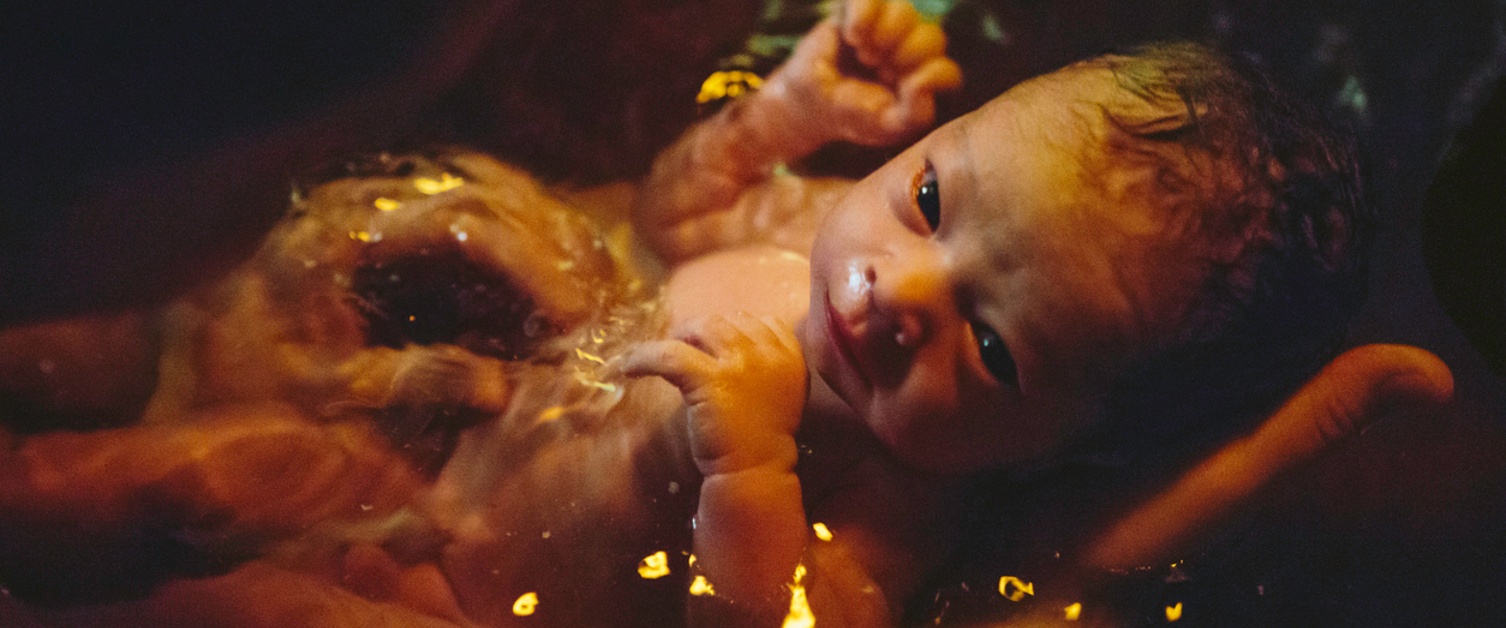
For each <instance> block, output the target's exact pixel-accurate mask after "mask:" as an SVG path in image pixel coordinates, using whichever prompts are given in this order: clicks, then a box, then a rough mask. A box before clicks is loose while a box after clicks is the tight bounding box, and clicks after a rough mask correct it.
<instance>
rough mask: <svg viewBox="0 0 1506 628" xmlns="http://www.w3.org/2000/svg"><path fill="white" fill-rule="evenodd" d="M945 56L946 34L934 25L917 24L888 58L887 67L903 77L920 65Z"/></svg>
mask: <svg viewBox="0 0 1506 628" xmlns="http://www.w3.org/2000/svg"><path fill="white" fill-rule="evenodd" d="M945 56H946V33H944V32H942V30H941V27H940V26H938V25H936V24H919V25H916V26H915V28H914V29H912V30H911V31H910V32H909V33H907V34H906V35H905V37H904V40H902V41H901V42H900V43H899V45H898V46H895V48H894V52H893V53H892V54H891V55H890V56H889V66H890V67H892V68H894V71H895V72H896V73H897V74H899V75H901V76H903V75H904V74H906V73H908V72H909V71H910V70H912V69H914V68H916V67H918V66H920V64H922V63H925V62H927V61H930V60H931V59H935V58H938V57H945Z"/></svg>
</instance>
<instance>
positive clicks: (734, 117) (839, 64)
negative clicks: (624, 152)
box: [634, 0, 961, 265]
mask: <svg viewBox="0 0 1506 628" xmlns="http://www.w3.org/2000/svg"><path fill="white" fill-rule="evenodd" d="M960 82H961V71H960V70H959V69H958V68H957V65H956V64H955V63H954V62H952V60H951V59H948V58H947V57H946V37H945V35H943V34H942V31H941V29H940V28H939V27H938V26H937V25H935V24H928V23H923V22H921V21H920V18H919V16H918V14H917V13H916V12H915V9H914V7H912V6H911V5H910V4H909V3H908V2H904V1H901V0H889V1H883V0H849V1H848V2H847V3H846V5H845V6H844V7H843V10H842V11H841V14H840V15H839V16H838V17H834V18H832V19H829V20H827V21H825V22H822V23H821V24H820V25H818V26H817V27H816V28H815V29H813V30H812V31H811V32H810V33H809V34H807V35H806V37H805V38H804V39H803V40H802V41H801V42H800V44H799V46H797V47H796V49H795V51H794V54H793V56H791V58H790V59H789V61H788V62H786V63H785V64H784V65H783V66H781V67H780V69H779V70H777V71H776V72H775V73H774V74H773V75H771V76H770V77H769V80H768V81H767V82H766V83H765V85H764V87H763V89H761V90H759V91H756V92H753V93H752V94H750V95H747V96H744V97H742V98H740V99H738V100H736V101H734V102H732V103H731V104H730V105H728V106H727V107H726V108H725V109H723V110H722V111H721V112H719V113H718V114H717V115H716V116H715V117H713V118H711V119H710V120H707V121H706V122H703V123H701V124H698V125H696V126H695V127H693V128H691V130H690V131H689V132H687V133H686V134H685V135H684V136H683V137H681V138H680V140H679V141H677V142H676V143H675V144H674V145H672V146H670V147H669V148H668V149H666V150H665V152H664V153H663V154H661V155H660V156H659V158H658V159H656V160H655V162H654V167H653V170H652V172H651V173H650V174H649V177H648V180H647V181H646V183H645V184H644V186H643V189H642V193H641V194H640V197H639V202H638V207H637V208H636V209H635V212H634V213H635V215H634V220H635V222H636V224H637V227H638V231H639V233H641V234H643V235H644V237H645V238H646V239H647V241H648V242H649V244H650V246H652V247H653V248H654V250H655V251H656V252H657V253H658V254H659V255H660V256H662V257H663V258H664V259H665V260H666V261H667V262H668V263H670V264H671V265H673V264H675V263H677V262H679V261H682V260H685V259H688V258H691V257H695V256H697V255H700V254H703V253H706V252H709V251H712V250H715V249H719V248H724V247H727V246H731V245H736V244H743V243H750V242H771V243H774V244H776V245H781V246H786V247H788V248H794V249H797V250H801V251H802V252H803V251H804V249H806V248H808V246H809V233H810V232H811V231H813V230H814V227H815V224H816V220H815V219H814V218H813V217H812V216H811V213H812V212H818V211H819V210H820V209H822V208H824V207H825V206H829V205H830V204H831V202H832V201H833V200H834V198H835V197H836V195H838V194H840V192H841V191H842V190H845V188H846V187H847V185H848V184H849V182H846V181H838V180H831V179H826V180H805V179H800V178H796V177H774V170H775V167H776V166H778V165H779V164H782V163H788V162H793V161H796V160H799V159H801V158H804V157H806V156H808V155H810V154H811V153H812V152H814V151H815V150H816V149H818V148H820V147H821V146H823V145H825V144H827V143H829V142H833V141H848V142H854V143H858V144H866V145H872V146H883V145H889V144H895V143H898V142H901V141H904V140H908V139H912V138H913V137H914V136H915V135H916V134H918V133H919V132H921V131H922V130H924V129H925V128H926V127H928V126H930V125H931V123H932V122H933V121H934V119H935V94H936V93H937V92H939V91H945V90H949V89H953V88H955V87H957V85H958V84H959V83H960Z"/></svg>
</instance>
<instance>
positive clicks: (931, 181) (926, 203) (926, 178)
mask: <svg viewBox="0 0 1506 628" xmlns="http://www.w3.org/2000/svg"><path fill="white" fill-rule="evenodd" d="M915 206H916V207H917V208H919V209H920V215H921V216H924V217H925V219H926V225H927V226H929V227H930V228H931V231H933V232H934V231H936V229H937V228H938V227H940V226H941V186H940V185H938V184H937V183H936V169H935V168H932V167H931V162H930V161H927V162H926V167H925V169H924V170H921V171H920V174H919V175H917V176H916V177H915Z"/></svg>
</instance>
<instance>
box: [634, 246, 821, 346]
mask: <svg viewBox="0 0 1506 628" xmlns="http://www.w3.org/2000/svg"><path fill="white" fill-rule="evenodd" d="M809 306H810V260H808V259H807V258H806V257H805V256H803V255H800V254H798V253H793V252H790V251H787V250H785V249H780V248H777V247H774V246H768V245H755V246H747V247H740V248H734V249H727V250H723V251H717V252H715V253H711V254H709V255H703V256H701V257H698V258H695V259H692V260H690V261H687V262H685V263H683V264H680V265H679V266H677V267H675V269H674V270H673V271H671V272H670V275H669V280H668V281H667V282H666V283H665V286H664V309H665V313H666V314H667V316H668V320H669V324H670V325H671V326H673V325H675V324H676V323H678V322H681V321H685V320H689V319H693V318H700V317H705V316H711V315H718V314H720V315H728V314H736V313H739V312H743V313H747V314H752V315H754V316H772V317H775V318H777V319H779V320H783V321H788V322H789V323H790V324H792V325H793V324H794V323H795V322H796V321H799V320H800V319H801V318H804V317H805V312H806V310H807V309H809Z"/></svg>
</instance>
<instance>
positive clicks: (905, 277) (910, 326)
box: [866, 257, 953, 349]
mask: <svg viewBox="0 0 1506 628" xmlns="http://www.w3.org/2000/svg"><path fill="white" fill-rule="evenodd" d="M866 272H867V279H868V281H869V283H870V285H871V286H873V288H872V290H873V301H874V306H875V309H876V310H877V311H876V314H877V315H878V317H879V318H881V319H882V320H883V321H884V322H885V323H886V324H887V325H888V326H889V327H890V328H891V329H890V331H891V332H892V333H893V334H894V341H895V342H896V343H897V344H899V345H900V346H901V347H906V348H912V349H913V348H915V347H918V346H920V345H921V344H923V343H925V341H926V340H927V339H928V338H929V337H930V336H931V334H933V333H934V332H935V329H936V326H937V324H938V322H939V321H940V317H941V316H942V315H944V314H945V313H946V312H947V311H950V309H951V308H952V307H953V306H952V287H951V282H950V280H949V279H948V277H947V274H946V272H945V268H943V267H942V266H941V265H940V264H939V263H937V261H936V260H931V259H927V258H924V257H920V258H915V257H912V258H901V257H887V258H884V259H882V260H875V261H873V262H871V263H870V264H869V265H868V267H867V271H866Z"/></svg>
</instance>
